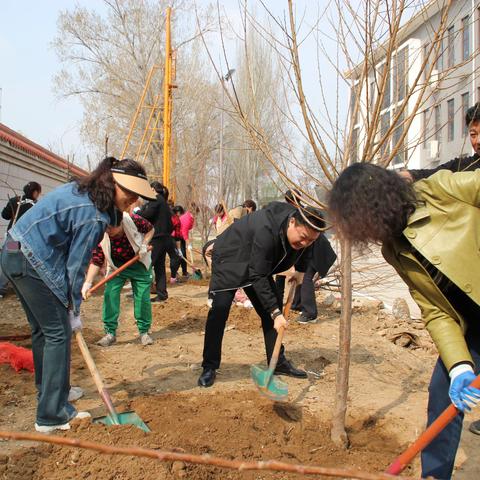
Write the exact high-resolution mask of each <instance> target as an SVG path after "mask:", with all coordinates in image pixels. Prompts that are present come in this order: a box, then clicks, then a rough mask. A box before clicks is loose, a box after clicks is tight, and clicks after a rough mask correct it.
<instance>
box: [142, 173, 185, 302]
mask: <svg viewBox="0 0 480 480" xmlns="http://www.w3.org/2000/svg"><path fill="white" fill-rule="evenodd" d="M151 186H152V188H153V189H154V190H155V191H156V192H157V199H156V200H153V201H151V202H148V203H147V204H146V205H144V206H143V208H142V209H141V210H140V211H139V212H138V213H139V215H141V216H142V217H143V218H145V219H147V220H148V221H149V222H150V223H151V224H153V226H154V229H155V233H154V235H153V239H152V242H151V244H152V265H153V270H154V271H155V287H156V291H157V295H156V296H155V297H153V298H152V299H151V301H152V302H164V301H165V300H167V298H168V292H167V274H166V270H165V258H166V255H167V253H168V256H169V257H170V264H171V266H172V267H173V268H174V269H175V271H177V270H178V266H179V264H180V258H179V256H178V254H177V251H176V249H175V241H174V239H173V237H172V232H173V224H172V211H171V210H170V207H169V206H168V204H167V200H168V194H169V192H168V189H167V187H165V186H164V185H162V184H161V183H160V182H152V184H151Z"/></svg>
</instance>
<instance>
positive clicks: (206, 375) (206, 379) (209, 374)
mask: <svg viewBox="0 0 480 480" xmlns="http://www.w3.org/2000/svg"><path fill="white" fill-rule="evenodd" d="M215 377H216V373H215V370H214V369H213V368H204V369H203V372H202V374H201V375H200V377H198V382H197V383H198V386H199V387H205V388H207V387H211V386H212V385H213V384H214V383H215Z"/></svg>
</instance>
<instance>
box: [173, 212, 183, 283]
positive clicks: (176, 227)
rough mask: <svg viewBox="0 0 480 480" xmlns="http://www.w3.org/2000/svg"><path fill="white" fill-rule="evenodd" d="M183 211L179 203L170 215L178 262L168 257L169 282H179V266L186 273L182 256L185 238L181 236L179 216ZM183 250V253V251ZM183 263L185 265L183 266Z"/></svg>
mask: <svg viewBox="0 0 480 480" xmlns="http://www.w3.org/2000/svg"><path fill="white" fill-rule="evenodd" d="M184 213H185V210H184V209H183V207H182V206H181V205H177V206H175V207H173V215H172V225H173V231H172V237H173V240H174V242H175V248H176V249H177V252H178V257H179V259H180V262H175V261H173V260H172V258H170V283H172V284H173V283H180V279H179V277H178V275H177V273H178V270H179V267H180V266H181V267H182V269H183V271H184V272H185V273H184V276H186V273H187V263H186V262H185V260H184V259H183V258H182V257H183V256H184V255H186V250H185V240H183V237H182V223H181V221H180V217H181V216H182V215H183V214H184ZM182 241H183V249H182ZM184 252H185V253H184ZM183 264H185V267H184V266H183Z"/></svg>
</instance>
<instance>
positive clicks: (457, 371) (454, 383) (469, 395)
mask: <svg viewBox="0 0 480 480" xmlns="http://www.w3.org/2000/svg"><path fill="white" fill-rule="evenodd" d="M475 378H476V376H475V374H474V373H473V368H472V367H471V366H470V365H468V364H466V363H462V364H461V365H457V366H456V367H454V368H452V370H450V389H449V391H448V395H449V396H450V400H451V401H452V403H453V404H454V405H455V406H456V407H457V408H458V410H460V411H461V412H465V411H467V412H470V411H471V410H472V408H474V407H476V406H477V405H478V403H480V390H479V389H478V388H473V387H470V386H469V385H470V384H471V383H472V382H473V381H474V380H475Z"/></svg>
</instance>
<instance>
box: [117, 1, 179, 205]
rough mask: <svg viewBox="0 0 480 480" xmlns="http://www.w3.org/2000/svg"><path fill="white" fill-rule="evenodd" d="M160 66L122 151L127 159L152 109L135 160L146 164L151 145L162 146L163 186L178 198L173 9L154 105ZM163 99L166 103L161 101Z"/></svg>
mask: <svg viewBox="0 0 480 480" xmlns="http://www.w3.org/2000/svg"><path fill="white" fill-rule="evenodd" d="M161 68H162V67H161V66H160V65H153V67H152V68H151V69H150V71H149V73H148V76H147V80H146V81H145V86H144V88H143V92H142V95H141V96H140V100H139V102H138V105H137V108H136V110H135V113H134V115H133V118H132V121H131V123H130V129H129V131H128V134H127V137H126V139H125V143H124V146H123V150H122V155H121V158H125V154H126V152H127V150H128V147H129V145H130V142H131V140H132V136H133V134H134V132H135V130H136V127H137V123H138V121H139V118H140V116H141V114H142V112H143V111H144V110H149V113H148V119H147V122H146V124H145V128H144V129H143V133H142V137H141V139H140V142H139V144H138V147H137V149H136V152H135V155H134V157H133V158H134V159H135V160H136V161H138V162H139V163H141V164H142V165H143V164H144V163H145V161H146V159H147V158H148V154H149V152H150V150H151V147H152V144H155V143H163V175H162V180H163V184H164V185H165V186H166V187H167V188H168V189H169V190H170V191H171V192H172V197H174V196H175V194H174V191H173V188H172V178H171V143H172V109H173V95H172V90H173V89H174V88H176V85H174V84H173V79H174V78H175V73H176V54H175V52H174V51H173V50H172V41H171V8H170V7H168V8H167V12H166V22H165V65H164V76H163V96H162V93H161V92H159V93H158V94H156V95H155V97H154V99H153V103H151V104H149V103H148V98H147V97H148V92H149V91H151V86H152V82H153V81H154V80H155V78H156V75H158V72H159V71H161ZM162 100H163V101H162ZM160 119H161V120H162V122H163V127H162V126H159V123H160ZM161 130H163V140H159V139H158V135H156V133H158V132H159V131H161ZM154 166H155V167H156V170H157V172H160V165H159V164H157V165H154ZM151 177H154V178H155V177H157V178H160V174H153V175H151Z"/></svg>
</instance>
